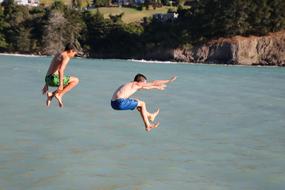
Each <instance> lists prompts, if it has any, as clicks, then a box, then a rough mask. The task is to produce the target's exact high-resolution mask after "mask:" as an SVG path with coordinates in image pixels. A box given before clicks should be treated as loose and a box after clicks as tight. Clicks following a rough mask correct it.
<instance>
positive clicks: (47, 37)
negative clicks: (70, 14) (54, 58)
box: [43, 11, 67, 55]
mask: <svg viewBox="0 0 285 190" xmlns="http://www.w3.org/2000/svg"><path fill="white" fill-rule="evenodd" d="M66 23H67V20H66V19H65V18H64V16H63V13H61V12H59V11H51V12H50V14H49V16H48V21H47V24H46V25H45V27H44V32H43V34H44V36H43V44H44V47H45V48H44V50H43V51H44V53H46V54H48V55H51V54H55V53H56V52H57V51H58V50H60V49H63V48H64V44H65V42H66V30H65V29H66V28H65V25H66Z"/></svg>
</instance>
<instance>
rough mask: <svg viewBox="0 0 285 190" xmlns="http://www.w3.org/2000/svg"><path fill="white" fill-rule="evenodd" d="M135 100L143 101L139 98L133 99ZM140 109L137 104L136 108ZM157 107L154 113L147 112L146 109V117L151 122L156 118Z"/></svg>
mask: <svg viewBox="0 0 285 190" xmlns="http://www.w3.org/2000/svg"><path fill="white" fill-rule="evenodd" d="M135 100H136V101H138V102H143V101H141V100H139V99H135ZM144 104H145V103H144ZM140 109H141V107H140V106H139V105H138V107H137V110H138V111H139V112H140ZM159 111H160V110H159V108H158V109H157V110H156V112H154V113H149V112H148V111H147V110H146V114H147V118H148V119H149V120H150V121H151V122H153V121H154V119H155V118H156V116H157V115H158V114H159Z"/></svg>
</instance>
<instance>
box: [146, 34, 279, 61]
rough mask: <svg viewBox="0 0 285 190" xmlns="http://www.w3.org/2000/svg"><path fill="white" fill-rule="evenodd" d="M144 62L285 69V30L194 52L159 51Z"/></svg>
mask: <svg viewBox="0 0 285 190" xmlns="http://www.w3.org/2000/svg"><path fill="white" fill-rule="evenodd" d="M144 59H154V60H174V61H178V62H191V63H208V64H211V63H214V64H230V65H265V66H285V30H284V31H280V32H276V33H270V34H268V35H266V36H249V37H243V36H235V37H232V38H220V39H217V40H212V41H209V42H207V43H205V44H201V45H198V46H194V47H193V48H191V49H183V48H177V49H159V50H156V51H151V52H149V53H147V54H146V55H144Z"/></svg>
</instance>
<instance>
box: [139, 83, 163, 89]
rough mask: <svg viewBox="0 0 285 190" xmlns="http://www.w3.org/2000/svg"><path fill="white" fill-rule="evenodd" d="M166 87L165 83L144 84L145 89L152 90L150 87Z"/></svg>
mask: <svg viewBox="0 0 285 190" xmlns="http://www.w3.org/2000/svg"><path fill="white" fill-rule="evenodd" d="M165 87H166V85H165V84H154V83H147V84H145V85H144V86H142V89H144V90H150V89H158V90H164V89H165Z"/></svg>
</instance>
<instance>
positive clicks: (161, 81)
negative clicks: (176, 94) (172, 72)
mask: <svg viewBox="0 0 285 190" xmlns="http://www.w3.org/2000/svg"><path fill="white" fill-rule="evenodd" d="M175 80H176V76H173V77H171V78H170V79H168V80H154V81H153V82H152V83H153V84H154V85H161V84H168V83H170V82H173V81H175Z"/></svg>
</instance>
